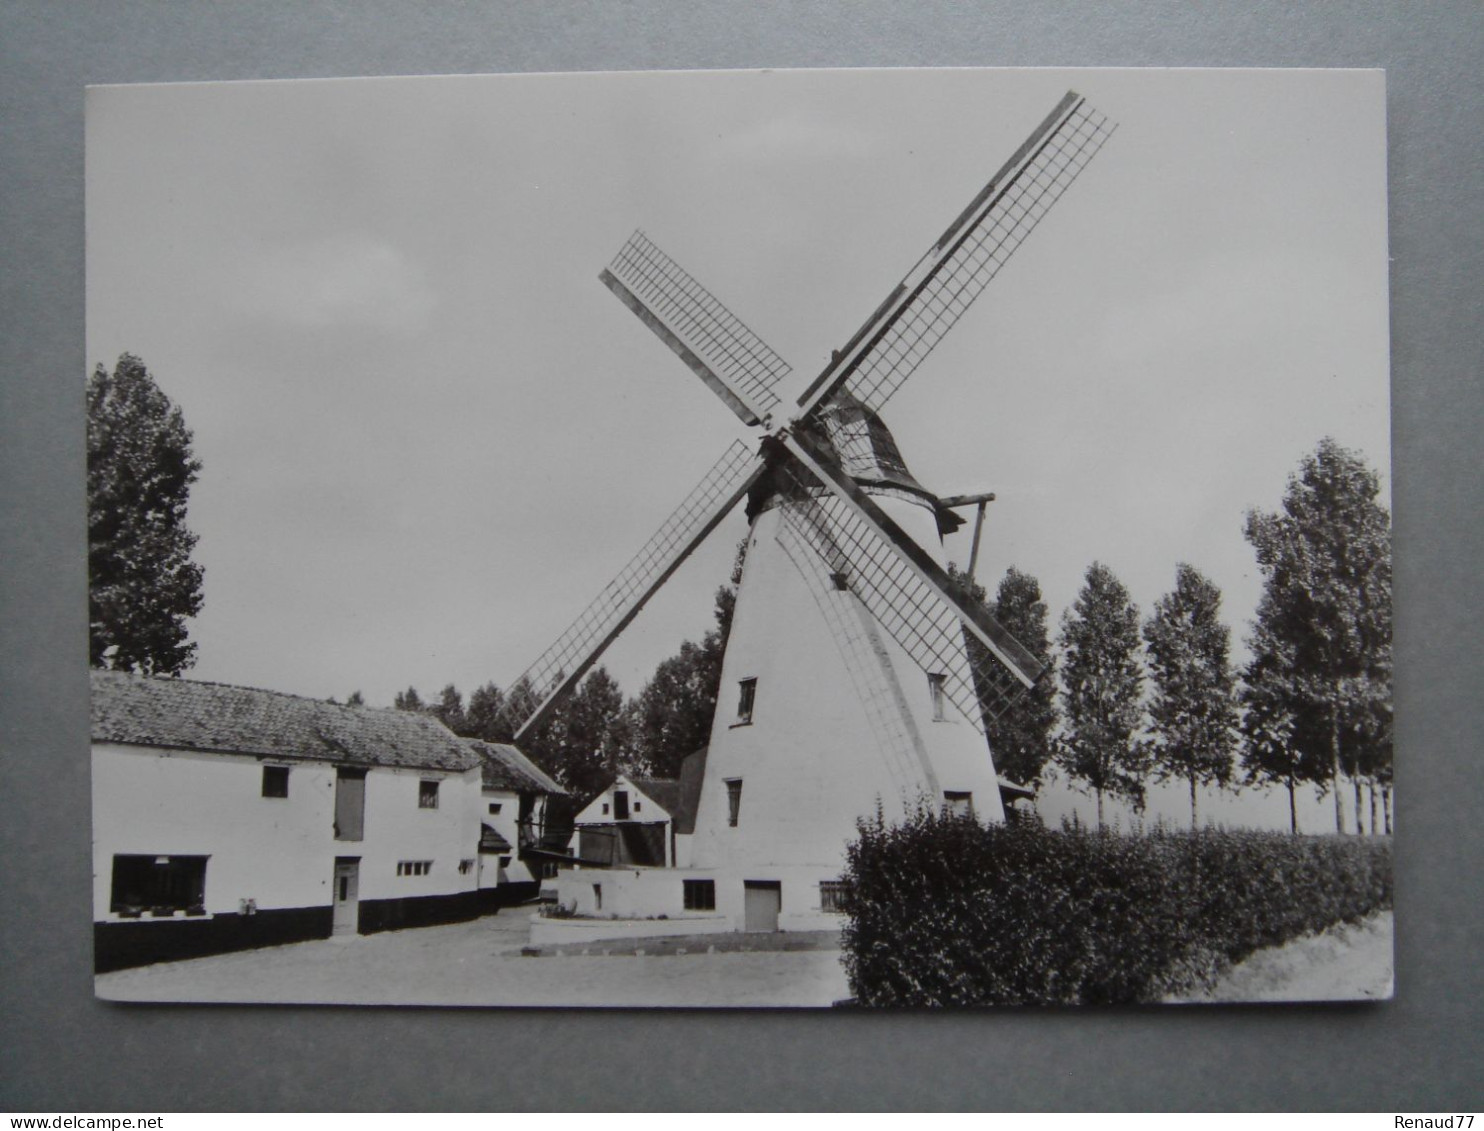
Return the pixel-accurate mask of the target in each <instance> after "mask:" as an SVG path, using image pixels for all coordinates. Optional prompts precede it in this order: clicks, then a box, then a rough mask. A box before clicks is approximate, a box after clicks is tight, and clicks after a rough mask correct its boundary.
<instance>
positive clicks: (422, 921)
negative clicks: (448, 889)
mask: <svg viewBox="0 0 1484 1131" xmlns="http://www.w3.org/2000/svg"><path fill="white" fill-rule="evenodd" d="M480 910H481V909H480V899H479V892H477V891H464V892H459V893H458V894H456V895H427V896H422V897H419V898H413V899H363V900H361V934H363V935H374V934H376V933H377V932H379V931H395V930H398V929H400V928H402V927H433V926H437V925H438V924H439V923H458V922H461V921H463V920H465V919H474V918H477V917H478V916H479V914H480Z"/></svg>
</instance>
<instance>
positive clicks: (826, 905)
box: [819, 880, 850, 914]
mask: <svg viewBox="0 0 1484 1131" xmlns="http://www.w3.org/2000/svg"><path fill="white" fill-rule="evenodd" d="M849 894H850V884H848V883H847V882H846V881H844V880H821V881H820V883H819V909H820V910H821V911H832V912H837V913H840V914H843V913H844V911H845V899H846V897H847V896H848V895H849Z"/></svg>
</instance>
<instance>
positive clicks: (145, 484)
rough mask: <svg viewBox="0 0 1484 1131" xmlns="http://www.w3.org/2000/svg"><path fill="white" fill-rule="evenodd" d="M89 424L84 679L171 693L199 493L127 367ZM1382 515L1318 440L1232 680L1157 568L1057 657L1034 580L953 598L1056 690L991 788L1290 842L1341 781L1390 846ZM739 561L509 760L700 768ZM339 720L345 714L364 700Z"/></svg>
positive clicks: (1022, 724)
mask: <svg viewBox="0 0 1484 1131" xmlns="http://www.w3.org/2000/svg"><path fill="white" fill-rule="evenodd" d="M87 410H88V434H87V473H88V567H89V591H88V596H89V657H90V661H91V663H92V664H93V666H95V667H111V668H118V669H122V670H126V671H136V670H137V671H141V672H144V673H147V674H157V675H176V674H179V673H180V672H182V671H184V670H185V669H187V668H189V667H190V666H191V664H192V663H193V662H194V653H195V647H196V646H195V645H194V644H193V643H190V642H189V641H188V639H187V630H186V620H187V619H188V618H189V617H192V616H194V615H195V614H196V613H197V612H198V611H199V610H200V607H201V602H202V570H201V567H200V566H199V565H197V564H196V563H194V562H193V561H192V560H191V551H192V550H193V548H194V546H195V543H196V536H195V535H194V534H192V533H191V531H190V530H189V529H188V528H187V526H186V522H185V517H186V507H187V503H188V500H189V494H190V487H191V485H192V484H193V483H194V482H195V481H196V478H197V476H198V475H199V473H200V470H201V463H200V461H199V460H197V459H196V458H195V456H194V454H193V452H192V450H191V442H192V436H191V432H190V430H189V429H188V428H186V426H185V422H184V420H183V418H182V416H181V412H180V409H179V408H177V407H176V406H175V405H173V404H172V403H171V402H170V400H169V398H168V397H167V396H166V395H165V394H164V393H163V392H162V391H161V390H160V389H159V388H158V386H157V385H156V384H155V382H154V379H153V377H152V376H151V375H150V373H149V372H148V370H147V368H146V367H145V365H144V363H143V362H142V361H141V360H140V359H139V358H137V357H134V356H133V355H131V354H124V355H122V356H121V357H120V358H119V360H118V363H117V364H116V366H115V367H114V369H113V371H112V372H110V371H108V370H107V369H106V368H105V367H104V366H102V365H99V366H98V367H97V368H96V370H95V371H94V373H93V374H92V376H91V378H90V379H89V381H88V385H87ZM1379 495H1380V479H1379V476H1378V475H1377V473H1376V472H1375V471H1374V470H1372V469H1371V468H1369V467H1368V466H1367V465H1366V463H1365V461H1364V459H1363V458H1362V457H1361V456H1360V455H1358V454H1357V453H1355V452H1352V451H1349V450H1347V449H1345V448H1343V447H1341V446H1340V445H1339V444H1337V443H1335V442H1334V441H1333V440H1332V439H1325V440H1322V441H1321V442H1320V443H1319V445H1318V447H1317V449H1316V450H1315V451H1314V452H1313V453H1311V454H1309V455H1307V456H1305V457H1304V459H1303V460H1302V462H1301V464H1300V466H1299V470H1298V471H1297V472H1296V473H1295V474H1294V475H1292V476H1290V478H1289V481H1288V484H1287V488H1286V490H1285V491H1284V494H1283V498H1282V501H1281V506H1280V509H1278V510H1276V511H1273V512H1264V511H1259V510H1252V511H1250V512H1249V513H1248V514H1247V516H1246V520H1245V523H1244V526H1243V533H1244V535H1245V537H1246V539H1247V541H1248V542H1249V543H1250V544H1251V546H1252V547H1253V550H1254V552H1255V554H1256V559H1257V565H1258V567H1259V569H1260V570H1261V571H1262V574H1263V577H1264V588H1263V594H1262V598H1261V600H1260V602H1259V604H1258V608H1257V617H1256V620H1255V621H1254V622H1253V624H1252V626H1251V633H1250V635H1249V637H1248V640H1247V645H1248V650H1249V653H1250V657H1251V658H1250V660H1249V661H1248V662H1247V663H1246V664H1245V665H1244V666H1243V667H1242V669H1241V670H1240V671H1235V670H1233V668H1232V665H1231V660H1230V655H1229V653H1230V630H1229V629H1228V627H1227V626H1226V625H1225V624H1223V623H1222V621H1221V619H1220V604H1221V593H1220V591H1219V590H1218V588H1217V587H1216V586H1215V585H1214V584H1213V583H1212V582H1211V581H1210V580H1209V579H1207V578H1206V577H1205V576H1204V575H1202V574H1201V572H1200V571H1199V570H1198V569H1196V568H1195V567H1194V566H1191V565H1189V564H1186V563H1180V564H1179V565H1178V566H1177V567H1176V570H1175V584H1174V587H1173V588H1172V589H1171V590H1170V591H1169V592H1168V593H1166V594H1164V595H1163V596H1162V597H1160V598H1159V599H1158V600H1157V601H1156V602H1155V605H1154V609H1153V611H1152V613H1151V615H1149V616H1148V617H1147V618H1146V617H1143V616H1142V614H1141V613H1140V610H1139V609H1138V607H1137V606H1136V605H1135V604H1134V603H1133V601H1132V600H1131V598H1130V596H1129V593H1128V590H1127V588H1126V587H1125V586H1124V585H1123V584H1122V582H1120V581H1119V580H1118V578H1117V577H1116V576H1115V575H1114V573H1113V571H1112V570H1111V569H1109V568H1108V567H1107V566H1106V565H1104V564H1102V563H1100V562H1094V563H1093V564H1092V565H1091V566H1089V567H1088V569H1087V572H1086V575H1085V577H1084V583H1083V586H1082V588H1081V590H1080V592H1079V593H1078V595H1077V598H1076V600H1075V601H1074V602H1073V604H1072V606H1071V607H1070V608H1069V609H1067V610H1066V611H1065V612H1064V613H1063V614H1062V618H1061V622H1060V626H1059V632H1058V634H1057V637H1056V639H1055V642H1054V646H1053V641H1052V639H1051V637H1050V634H1049V631H1048V626H1047V609H1046V605H1045V602H1044V601H1043V600H1042V597H1041V590H1040V584H1039V582H1038V581H1037V580H1036V579H1035V578H1034V577H1032V576H1031V575H1029V574H1027V573H1024V572H1022V571H1020V570H1018V569H1015V568H1011V569H1010V570H1009V571H1007V573H1006V574H1005V576H1004V578H1003V579H1002V580H1001V581H1000V583H999V587H998V590H997V592H996V594H995V598H994V600H993V601H990V600H989V599H988V595H987V593H986V592H985V590H984V589H983V588H981V587H979V586H978V585H975V584H972V583H971V582H970V581H969V579H967V578H964V577H962V576H961V575H959V581H960V583H961V584H962V585H963V586H964V588H965V591H966V592H967V593H969V594H970V595H971V596H972V597H973V598H974V599H976V600H979V601H981V602H983V603H984V605H985V607H986V608H987V609H988V610H989V611H990V612H991V613H992V614H993V615H994V616H995V617H996V619H997V620H999V621H1000V623H1001V624H1003V625H1004V626H1005V627H1006V628H1007V629H1008V630H1009V631H1010V632H1011V633H1012V634H1013V635H1014V636H1015V637H1016V638H1017V639H1018V640H1020V641H1021V642H1022V643H1023V644H1024V645H1026V647H1027V648H1029V649H1030V650H1031V651H1032V652H1033V653H1034V654H1036V655H1037V656H1038V657H1039V658H1040V659H1041V660H1042V661H1043V662H1044V663H1046V664H1047V665H1048V667H1049V668H1051V669H1052V671H1051V673H1049V674H1048V675H1047V676H1046V677H1045V678H1043V679H1042V680H1041V681H1040V682H1039V683H1038V684H1037V685H1036V686H1035V687H1034V688H1032V689H1031V690H1030V691H1029V692H1028V693H1027V694H1026V695H1024V696H1023V697H1022V698H1021V699H1020V700H1019V701H1018V702H1017V703H1015V704H1014V705H1013V706H1012V707H1011V708H1010V709H1009V710H1007V711H1006V712H1005V713H1003V714H1002V715H1000V716H999V717H997V718H991V717H986V719H985V724H986V732H987V736H988V739H989V743H990V749H991V750H992V751H993V755H994V758H995V762H996V766H997V768H998V770H999V771H1000V772H1001V773H1003V774H1004V775H1005V776H1007V777H1009V778H1011V779H1013V780H1015V781H1018V782H1022V783H1024V784H1028V785H1033V784H1036V783H1038V782H1040V781H1041V779H1042V776H1043V774H1044V772H1045V770H1046V768H1047V767H1048V766H1049V765H1055V766H1057V767H1059V768H1060V769H1061V770H1062V771H1063V772H1065V773H1066V774H1067V775H1068V776H1069V777H1070V778H1071V779H1072V780H1073V781H1074V782H1077V783H1080V784H1081V785H1082V786H1083V787H1084V788H1086V789H1087V790H1088V791H1090V792H1091V793H1092V794H1093V795H1094V796H1095V798H1096V800H1097V813H1098V821H1099V823H1100V824H1101V822H1102V819H1103V807H1104V800H1105V798H1109V797H1121V798H1124V799H1126V800H1127V801H1129V802H1130V803H1132V804H1133V805H1134V807H1135V808H1136V809H1142V807H1143V804H1144V800H1145V796H1146V792H1147V788H1148V783H1149V782H1150V781H1169V780H1179V781H1183V782H1184V783H1186V785H1187V786H1188V789H1189V793H1190V807H1191V822H1192V824H1195V823H1196V822H1197V821H1198V796H1199V790H1200V788H1201V787H1202V786H1212V785H1215V786H1221V787H1225V786H1229V785H1232V784H1234V783H1236V782H1238V781H1240V782H1241V783H1242V784H1245V785H1249V786H1277V787H1281V788H1283V789H1285V790H1286V791H1287V793H1288V798H1289V814H1290V821H1291V824H1292V828H1293V830H1294V831H1295V832H1297V831H1298V817H1297V805H1296V793H1297V790H1298V789H1299V788H1300V787H1302V786H1305V785H1316V786H1318V787H1319V788H1320V789H1321V790H1322V791H1324V792H1327V793H1329V794H1330V795H1331V796H1332V797H1333V799H1334V808H1335V829H1336V831H1337V832H1343V831H1345V821H1344V812H1343V805H1342V796H1341V795H1342V791H1343V784H1344V783H1345V782H1347V781H1348V782H1349V784H1350V786H1351V792H1352V795H1353V814H1354V816H1353V821H1352V824H1353V826H1354V828H1355V830H1356V831H1361V829H1362V828H1363V827H1364V824H1365V822H1364V815H1365V809H1366V805H1365V804H1364V795H1365V794H1366V793H1367V792H1368V794H1369V816H1370V821H1369V824H1370V828H1371V831H1372V832H1375V831H1378V829H1384V830H1385V831H1387V832H1389V831H1390V829H1391V809H1390V802H1391V781H1392V773H1391V763H1392V755H1391V743H1392V737H1391V736H1392V708H1391V549H1390V534H1391V531H1390V516H1389V515H1388V513H1387V511H1386V509H1385V508H1384V507H1383V506H1382V505H1381V504H1380V502H1379ZM744 548H745V542H744V543H743V544H742V545H739V546H738V551H737V557H736V560H735V562H734V565H733V571H732V577H731V583H730V584H729V585H726V586H722V587H721V588H720V589H718V590H717V592H716V595H715V603H714V608H713V621H714V623H713V625H712V627H711V628H710V629H709V630H708V631H707V632H706V633H705V634H704V635H703V636H702V638H701V639H700V640H699V641H686V642H684V643H683V644H682V645H681V646H680V648H679V650H678V651H677V652H676V653H675V654H674V655H672V656H670V657H668V658H667V659H665V660H663V661H662V662H661V663H660V664H659V665H658V666H657V667H656V669H655V671H654V673H653V674H652V675H651V676H650V678H649V679H648V680H647V681H646V682H645V684H644V686H643V687H642V688H641V690H640V691H639V693H638V694H637V695H635V696H633V697H631V698H628V699H625V697H624V695H623V693H622V691H621V689H620V688H619V686H618V684H617V683H616V682H615V681H614V679H613V678H612V677H611V676H610V675H609V673H608V672H607V670H606V669H604V668H602V667H599V668H597V669H596V670H594V671H593V672H592V673H590V674H589V675H588V676H587V677H586V678H585V679H584V680H582V681H581V683H579V684H578V686H577V688H576V690H575V692H574V693H573V694H571V695H570V696H569V697H568V698H567V700H566V701H565V702H564V703H563V704H562V705H561V706H560V707H559V708H558V709H557V710H556V711H555V712H554V713H553V714H552V716H551V718H550V719H549V720H548V721H547V722H546V723H545V724H544V725H543V726H542V727H541V728H540V729H539V730H538V731H537V732H536V733H535V734H533V735H531V736H528V738H527V739H526V741H525V742H524V746H525V748H526V752H527V753H528V754H530V755H531V756H532V757H533V758H534V759H535V760H536V762H537V763H538V764H540V765H542V766H543V767H544V768H545V769H546V770H547V771H548V772H549V773H551V774H552V775H553V776H554V777H555V778H556V779H557V780H558V781H560V782H561V783H562V785H564V786H565V787H567V788H568V789H569V790H571V791H572V792H573V793H575V794H577V795H578V796H585V795H588V794H591V793H593V792H596V791H597V790H598V789H601V788H602V787H603V786H604V785H605V784H607V782H608V781H609V780H611V778H612V776H613V774H614V773H615V772H616V771H617V770H619V769H620V768H622V769H626V770H628V771H630V772H636V773H643V774H650V775H654V776H658V777H674V776H676V775H677V774H678V772H679V768H680V763H681V761H682V760H683V759H684V758H685V757H686V756H687V755H688V754H690V753H692V752H694V751H695V750H698V749H700V747H702V746H703V745H705V744H706V742H707V740H708V738H709V735H710V729H711V720H712V716H713V714H714V713H715V709H716V698H717V692H718V687H719V684H720V679H721V661H722V655H723V653H724V651H725V649H726V641H727V635H728V633H729V631H730V628H731V621H732V611H733V608H734V605H735V601H736V585H737V583H738V581H739V580H740V576H741V568H742V554H743V550H744ZM969 646H970V649H971V651H972V650H976V649H978V648H979V645H978V641H977V640H974V639H973V638H970V640H969ZM541 690H542V689H539V688H533V687H530V686H529V685H528V684H525V683H523V682H517V683H516V684H514V685H513V686H511V687H510V688H506V689H502V688H500V687H498V686H496V685H495V684H493V683H486V684H484V685H483V686H481V687H478V688H475V689H474V691H473V692H472V693H470V695H469V697H468V700H467V702H466V701H465V699H464V696H463V695H462V693H461V692H460V691H459V690H458V688H456V687H455V686H453V685H452V684H450V685H448V686H446V687H444V688H443V690H442V691H441V692H440V693H439V694H438V695H437V696H436V697H435V698H434V699H432V700H429V701H425V700H423V698H422V697H421V696H420V695H419V694H418V692H417V691H416V689H415V688H411V687H409V688H408V689H407V690H406V691H404V692H401V693H400V694H398V695H397V697H396V700H395V703H394V706H396V707H399V708H402V709H404V710H417V711H426V712H428V713H430V714H432V715H435V716H437V717H438V718H439V719H441V720H442V721H443V722H444V723H445V724H446V725H448V726H449V727H450V728H451V729H452V730H454V731H455V732H456V733H458V734H461V735H467V736H471V737H478V738H483V739H486V740H488V741H494V742H507V741H510V739H511V738H512V736H513V734H514V730H515V726H516V724H517V723H518V722H519V721H520V720H521V719H523V718H525V717H526V716H527V715H528V714H529V713H530V710H531V708H532V707H533V706H534V702H535V699H536V697H537V695H538V694H539V692H540V691H541ZM350 701H351V702H357V703H358V702H360V701H361V696H360V694H359V692H357V693H356V694H354V695H353V696H352V697H351V699H350ZM1378 797H1379V800H1380V805H1381V810H1382V812H1381V816H1380V819H1379V823H1378V817H1377V813H1376V804H1377V799H1378Z"/></svg>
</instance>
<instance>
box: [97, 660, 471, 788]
mask: <svg viewBox="0 0 1484 1131" xmlns="http://www.w3.org/2000/svg"><path fill="white" fill-rule="evenodd" d="M91 674H92V681H93V741H94V742H119V743H126V744H129V745H138V746H165V747H172V748H175V749H182V750H200V751H208V752H213V753H223V754H250V755H253V756H255V757H262V758H284V759H303V760H309V761H317V762H335V763H337V764H340V765H355V766H406V767H410V768H414V769H421V770H453V771H463V770H472V769H474V768H475V767H476V766H478V765H479V758H478V756H477V754H476V753H475V752H474V751H472V750H470V749H469V748H468V747H467V746H466V745H465V744H464V743H463V741H462V740H461V739H459V738H458V737H457V736H455V735H454V734H453V732H452V731H450V730H449V729H448V728H447V727H445V726H444V725H443V724H442V723H440V722H439V721H438V720H437V719H435V718H433V717H432V716H430V715H422V714H416V713H414V712H411V711H397V710H392V709H389V708H376V707H350V706H346V705H345V704H341V703H326V702H322V701H321V700H318V699H305V698H302V697H300V696H298V695H286V694H284V693H282V692H278V691H263V690H260V689H258V688H255V687H234V686H232V685H230V684H225V683H198V682H196V681H194V680H186V679H168V678H163V677H156V676H142V675H134V674H132V673H129V672H113V671H93V672H92V673H91Z"/></svg>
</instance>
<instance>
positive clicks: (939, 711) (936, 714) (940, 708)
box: [928, 672, 948, 723]
mask: <svg viewBox="0 0 1484 1131" xmlns="http://www.w3.org/2000/svg"><path fill="white" fill-rule="evenodd" d="M946 678H947V677H946V676H945V675H944V674H943V673H942V672H933V673H931V674H930V675H929V676H928V694H929V695H930V696H932V700H933V722H935V723H941V722H942V721H943V720H944V719H946V718H947V717H948V716H947V714H946V713H945V702H944V698H943V681H944V680H945V679H946Z"/></svg>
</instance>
